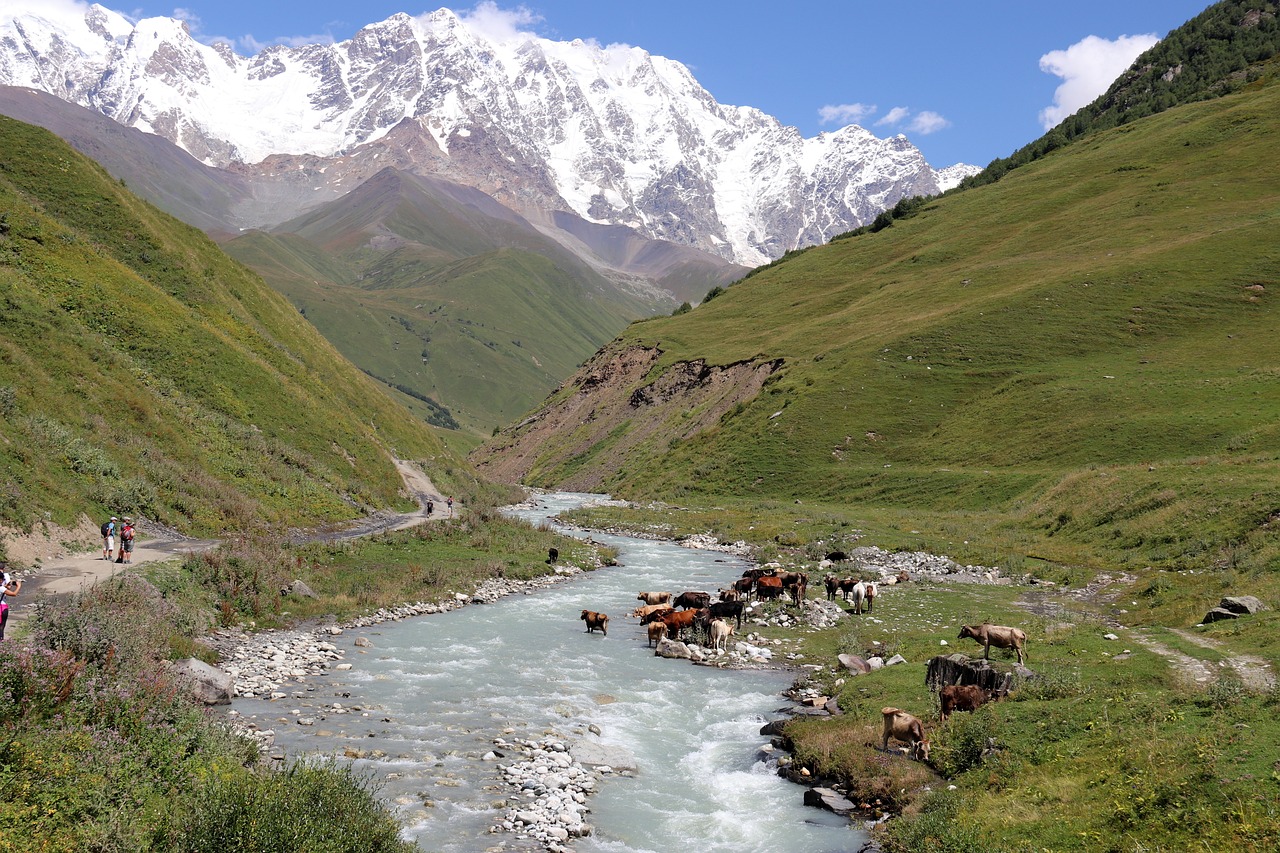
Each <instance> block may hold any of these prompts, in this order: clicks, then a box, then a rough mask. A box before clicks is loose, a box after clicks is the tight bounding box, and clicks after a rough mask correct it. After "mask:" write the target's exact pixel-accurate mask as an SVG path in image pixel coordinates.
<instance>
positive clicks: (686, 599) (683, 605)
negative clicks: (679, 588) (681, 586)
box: [671, 591, 711, 610]
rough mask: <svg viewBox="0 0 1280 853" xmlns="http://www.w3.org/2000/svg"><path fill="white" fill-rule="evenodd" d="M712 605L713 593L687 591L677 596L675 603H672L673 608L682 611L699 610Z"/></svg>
mask: <svg viewBox="0 0 1280 853" xmlns="http://www.w3.org/2000/svg"><path fill="white" fill-rule="evenodd" d="M710 603H711V593H709V592H687V591H686V592H682V593H680V594H679V595H678V596H676V599H675V601H672V602H671V606H672V607H678V608H680V609H682V610H697V609H698V608H700V607H706V606H707V605H708V604H710Z"/></svg>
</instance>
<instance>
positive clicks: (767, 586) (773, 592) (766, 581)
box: [756, 577, 782, 601]
mask: <svg viewBox="0 0 1280 853" xmlns="http://www.w3.org/2000/svg"><path fill="white" fill-rule="evenodd" d="M756 595H757V596H759V597H760V598H761V599H763V600H766V601H767V600H772V599H775V598H781V597H782V579H781V578H775V577H762V578H760V579H759V580H757V581H756Z"/></svg>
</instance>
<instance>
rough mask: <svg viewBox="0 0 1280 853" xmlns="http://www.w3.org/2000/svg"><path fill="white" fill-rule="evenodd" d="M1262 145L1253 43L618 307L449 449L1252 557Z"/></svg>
mask: <svg viewBox="0 0 1280 853" xmlns="http://www.w3.org/2000/svg"><path fill="white" fill-rule="evenodd" d="M1277 150H1280V82H1278V81H1277V65H1276V63H1275V62H1274V61H1273V62H1272V63H1271V64H1269V65H1268V66H1267V67H1266V68H1265V69H1264V71H1263V73H1262V75H1261V77H1260V78H1259V79H1257V80H1255V81H1254V82H1252V83H1250V84H1249V85H1247V86H1245V87H1244V88H1243V89H1242V90H1241V91H1240V92H1238V93H1236V94H1232V95H1228V96H1226V97H1223V98H1220V99H1217V100H1212V101H1202V102H1198V103H1193V104H1190V105H1186V106H1182V107H1178V108H1175V109H1171V110H1167V111H1165V112H1162V113H1160V114H1158V115H1155V116H1149V117H1147V118H1144V119H1141V120H1139V121H1135V122H1131V123H1127V124H1125V125H1123V126H1121V127H1117V128H1114V129H1111V130H1106V131H1100V132H1098V133H1097V134H1095V135H1094V136H1092V137H1091V138H1090V140H1089V142H1088V144H1078V145H1074V146H1070V147H1068V148H1064V149H1062V150H1060V151H1056V152H1054V153H1053V154H1052V155H1050V156H1047V157H1044V158H1042V159H1040V160H1038V161H1036V162H1034V163H1030V164H1028V165H1025V166H1023V167H1022V168H1019V169H1018V170H1017V171H1016V172H1011V173H1009V174H1008V175H1007V176H1006V177H1005V178H1004V180H1002V181H1000V182H999V183H997V184H993V185H990V186H986V187H981V188H978V189H975V190H970V191H967V192H963V193H957V194H952V195H949V196H946V197H943V198H941V199H938V200H936V201H935V202H933V203H930V204H929V205H927V206H925V207H924V209H923V210H922V211H921V212H919V213H918V214H917V215H916V216H915V217H913V218H910V219H905V220H901V221H898V222H894V223H893V224H892V225H891V227H887V228H884V229H883V230H881V231H879V232H878V233H873V234H864V235H862V236H857V237H853V238H849V239H843V240H839V241H836V242H833V243H832V244H830V245H827V246H822V247H817V248H814V249H810V250H809V251H807V252H802V253H798V254H796V255H795V256H794V257H790V258H788V259H786V260H784V261H781V262H779V263H776V264H774V265H773V266H772V267H771V268H769V269H766V270H761V271H759V272H758V273H757V274H755V275H754V276H752V277H751V278H749V279H747V280H746V281H744V282H742V283H740V284H737V285H735V286H734V287H732V288H729V289H728V290H727V291H726V292H725V293H723V294H722V295H720V296H718V297H717V298H716V299H714V300H712V301H709V302H707V303H705V304H704V305H702V306H701V307H699V308H697V309H695V310H694V311H692V312H690V313H688V314H685V315H683V316H680V317H675V318H664V319H655V320H650V321H645V322H640V323H635V324H633V325H632V326H631V327H630V328H629V329H628V330H627V331H626V333H624V334H623V335H622V336H621V337H620V338H619V339H618V340H616V341H615V342H614V343H612V344H611V345H610V346H609V347H607V348H606V349H605V350H604V351H603V352H601V353H600V354H598V355H597V356H596V357H595V358H593V359H592V360H591V361H590V362H589V363H588V364H587V365H586V366H585V367H584V368H583V369H582V370H581V371H579V373H578V374H577V375H575V376H574V377H573V379H572V380H570V381H569V382H567V383H566V384H565V385H564V386H563V387H562V388H561V389H560V390H559V391H557V393H555V394H553V395H552V397H551V398H550V399H549V400H548V401H547V403H546V404H544V406H543V407H541V408H540V409H539V410H538V411H537V412H536V413H534V414H533V415H532V416H531V417H529V418H527V419H526V420H524V421H522V422H521V423H520V424H518V425H516V426H515V427H512V428H510V429H508V430H505V431H504V432H502V433H501V434H500V435H499V436H497V437H495V438H494V439H493V440H491V442H489V443H488V444H487V445H486V446H485V447H484V448H482V449H481V450H479V451H477V452H476V453H475V454H473V459H474V460H475V461H476V462H477V463H478V464H479V466H480V467H481V469H482V470H483V471H487V472H489V473H490V474H491V475H494V476H499V477H502V478H507V479H512V480H524V481H526V482H529V483H532V484H534V485H542V486H552V485H555V486H563V487H570V488H578V489H592V490H597V489H599V490H607V491H613V492H617V493H620V494H622V495H625V496H656V497H661V498H665V499H669V500H670V499H681V498H682V496H683V499H684V500H690V499H691V496H704V497H708V498H710V497H712V496H716V495H739V496H744V497H748V496H756V497H759V498H761V499H786V500H788V501H790V500H792V499H798V500H803V501H805V502H806V503H807V502H809V501H817V502H821V501H839V502H841V503H864V504H877V505H884V506H893V507H899V508H903V509H905V510H906V511H908V512H909V511H910V510H911V509H913V508H915V509H918V510H920V511H928V512H934V513H947V512H961V511H982V512H995V513H999V514H1001V515H1002V517H1005V518H1006V519H1007V521H1006V522H1005V523H1007V524H1014V523H1019V524H1026V525H1029V526H1031V527H1034V528H1035V529H1036V530H1038V531H1044V530H1049V531H1051V532H1056V533H1058V535H1060V536H1061V537H1062V539H1063V540H1064V542H1065V541H1067V540H1070V539H1072V538H1073V537H1075V538H1076V539H1077V541H1080V540H1083V539H1087V538H1088V537H1090V536H1095V537H1096V536H1105V537H1108V540H1109V541H1112V542H1118V543H1123V544H1122V547H1129V548H1133V549H1142V551H1143V556H1142V557H1139V558H1138V559H1148V560H1160V561H1164V562H1167V563H1170V564H1176V565H1181V566H1189V565H1196V564H1197V561H1201V560H1205V559H1211V558H1212V557H1213V556H1216V555H1218V554H1220V553H1226V552H1227V551H1229V550H1230V548H1232V547H1236V546H1238V545H1240V544H1241V543H1246V542H1255V543H1264V542H1267V541H1270V542H1271V543H1272V544H1271V545H1270V546H1266V547H1270V551H1266V552H1265V553H1269V554H1271V555H1272V557H1271V558H1280V547H1278V546H1277V545H1276V543H1275V538H1274V535H1273V534H1271V535H1270V536H1268V533H1267V531H1268V530H1269V529H1270V526H1272V525H1273V524H1274V519H1275V518H1277V517H1280V384H1277V377H1276V371H1275V365H1276V364H1280V335H1278V334H1277V329H1278V328H1280V313H1278V311H1280V306H1278V304H1277V302H1276V294H1277V291H1278V290H1280V254H1278V253H1277V241H1276V234H1277V233H1280V231H1278V230H1277V229H1278V227H1280V171H1277V170H1276V169H1275V168H1274V157H1275V152H1276V151H1277ZM1015 520H1016V521H1015ZM1153 531H1159V532H1158V534H1156V533H1154V532H1153ZM1152 536H1158V541H1157V539H1153V538H1150V537H1152ZM1231 543H1237V545H1236V546H1233V545H1232V544H1231ZM1219 549H1221V551H1220V550H1219Z"/></svg>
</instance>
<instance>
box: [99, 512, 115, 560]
mask: <svg viewBox="0 0 1280 853" xmlns="http://www.w3.org/2000/svg"><path fill="white" fill-rule="evenodd" d="M115 550H116V517H115V516H114V515H113V516H111V520H110V521H104V522H102V559H104V560H110V559H112V558H114V557H115Z"/></svg>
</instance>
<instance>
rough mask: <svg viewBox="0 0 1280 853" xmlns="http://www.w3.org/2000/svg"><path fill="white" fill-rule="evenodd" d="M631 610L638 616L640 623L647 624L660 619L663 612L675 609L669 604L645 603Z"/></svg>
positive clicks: (671, 611)
mask: <svg viewBox="0 0 1280 853" xmlns="http://www.w3.org/2000/svg"><path fill="white" fill-rule="evenodd" d="M633 612H634V613H635V614H636V615H637V616H639V617H640V624H641V625H648V624H650V623H651V622H654V621H656V620H658V619H661V618H662V616H663V614H665V613H673V612H675V611H674V610H673V609H672V607H671V605H669V604H646V605H645V606H644V607H637V608H636V609H635V610H634V611H633Z"/></svg>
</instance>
